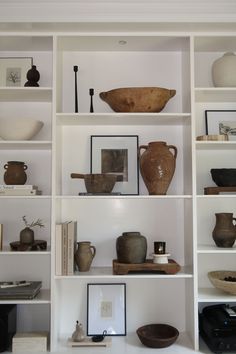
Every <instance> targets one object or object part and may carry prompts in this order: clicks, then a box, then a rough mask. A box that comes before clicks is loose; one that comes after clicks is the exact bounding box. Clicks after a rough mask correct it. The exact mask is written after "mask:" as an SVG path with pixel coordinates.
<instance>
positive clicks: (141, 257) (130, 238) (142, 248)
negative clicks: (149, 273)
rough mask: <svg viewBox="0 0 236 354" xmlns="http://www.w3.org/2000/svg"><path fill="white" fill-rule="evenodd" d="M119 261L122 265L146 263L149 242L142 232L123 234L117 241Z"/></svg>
mask: <svg viewBox="0 0 236 354" xmlns="http://www.w3.org/2000/svg"><path fill="white" fill-rule="evenodd" d="M116 253H117V260H118V262H120V263H132V264H136V263H144V262H145V260H146V254H147V240H146V237H145V236H143V235H141V234H140V232H136V231H132V232H123V233H122V235H121V236H119V237H118V238H117V240H116Z"/></svg>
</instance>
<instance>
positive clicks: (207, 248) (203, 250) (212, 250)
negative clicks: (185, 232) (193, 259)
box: [197, 245, 236, 254]
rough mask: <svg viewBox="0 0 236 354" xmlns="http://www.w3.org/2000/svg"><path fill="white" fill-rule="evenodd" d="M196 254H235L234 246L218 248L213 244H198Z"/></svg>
mask: <svg viewBox="0 0 236 354" xmlns="http://www.w3.org/2000/svg"><path fill="white" fill-rule="evenodd" d="M197 253H198V254H223V253H227V254H236V247H231V248H223V247H222V248H220V247H217V246H214V245H198V249H197Z"/></svg>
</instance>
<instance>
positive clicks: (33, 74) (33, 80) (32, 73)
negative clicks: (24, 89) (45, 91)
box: [24, 65, 40, 87]
mask: <svg viewBox="0 0 236 354" xmlns="http://www.w3.org/2000/svg"><path fill="white" fill-rule="evenodd" d="M26 77H27V80H28V81H27V82H26V83H25V85H24V86H31V87H33V86H35V87H39V84H38V81H39V79H40V74H39V72H38V70H37V68H36V65H32V68H31V69H30V70H29V71H28V72H27V75H26Z"/></svg>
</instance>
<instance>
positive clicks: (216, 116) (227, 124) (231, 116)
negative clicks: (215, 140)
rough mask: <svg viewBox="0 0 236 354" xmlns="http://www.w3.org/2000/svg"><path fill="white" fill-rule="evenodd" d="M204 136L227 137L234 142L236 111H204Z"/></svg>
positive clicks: (235, 136) (235, 137)
mask: <svg viewBox="0 0 236 354" xmlns="http://www.w3.org/2000/svg"><path fill="white" fill-rule="evenodd" d="M205 119H206V134H207V135H208V134H213V135H214V134H216V135H221V134H222V135H223V134H225V135H227V136H228V140H236V110H215V111H214V110H206V111H205Z"/></svg>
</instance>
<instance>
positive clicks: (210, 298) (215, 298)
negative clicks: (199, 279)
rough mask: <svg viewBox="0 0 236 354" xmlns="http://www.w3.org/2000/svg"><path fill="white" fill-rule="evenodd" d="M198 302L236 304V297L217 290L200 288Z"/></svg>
mask: <svg viewBox="0 0 236 354" xmlns="http://www.w3.org/2000/svg"><path fill="white" fill-rule="evenodd" d="M198 302H199V303H201V302H226V303H227V302H236V295H230V294H227V293H225V292H223V291H220V290H218V289H215V288H199V289H198Z"/></svg>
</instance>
